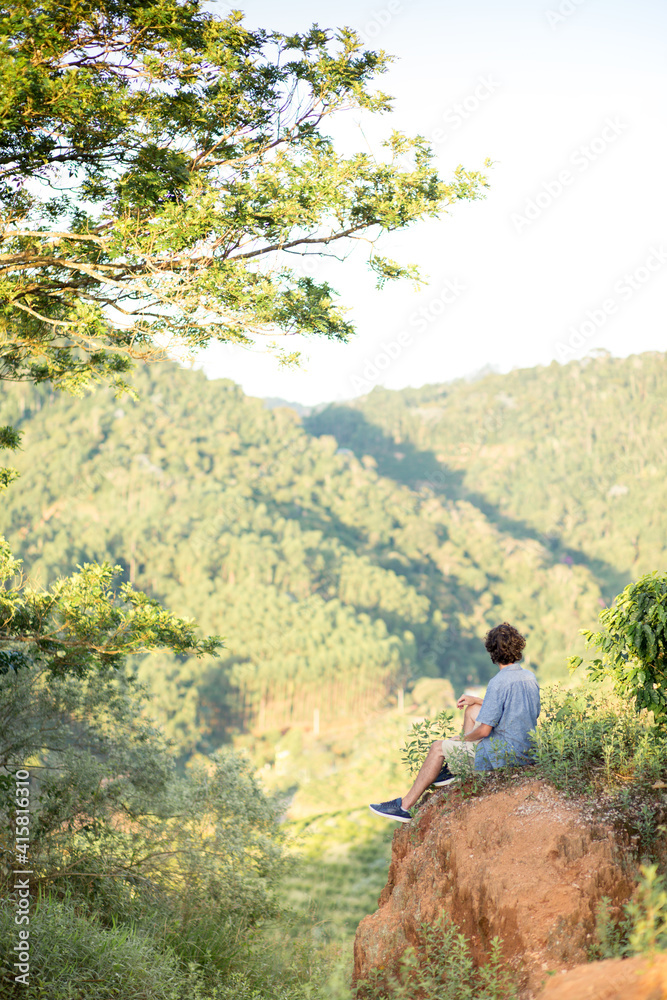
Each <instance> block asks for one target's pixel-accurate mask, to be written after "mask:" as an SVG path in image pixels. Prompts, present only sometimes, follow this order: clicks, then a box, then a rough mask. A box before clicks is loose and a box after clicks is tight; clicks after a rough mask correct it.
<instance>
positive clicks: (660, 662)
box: [570, 572, 667, 726]
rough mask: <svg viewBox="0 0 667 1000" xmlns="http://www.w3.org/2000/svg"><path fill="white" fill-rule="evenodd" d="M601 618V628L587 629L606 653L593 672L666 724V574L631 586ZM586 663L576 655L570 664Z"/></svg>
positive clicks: (592, 667)
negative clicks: (611, 682)
mask: <svg viewBox="0 0 667 1000" xmlns="http://www.w3.org/2000/svg"><path fill="white" fill-rule="evenodd" d="M599 620H600V625H601V626H602V627H601V628H600V629H599V631H597V632H593V631H592V630H591V629H582V635H584V636H585V637H586V641H587V643H588V645H590V646H596V647H597V648H598V649H599V650H600V651H601V652H602V656H601V657H598V658H596V659H594V660H591V661H590V663H589V664H588V668H589V672H590V674H591V676H592V677H593V678H594V679H595V680H602V679H604V678H606V677H609V678H611V679H612V681H613V683H614V687H615V689H616V691H617V692H618V693H619V694H620V695H621V697H624V698H629V699H634V703H635V708H636V709H637V711H640V710H642V709H648V710H649V711H651V712H653V715H654V718H655V720H656V722H657V723H658V724H660V725H663V726H664V725H667V573H657V572H656V573H647V574H646V575H645V576H642V577H640V579H639V580H637V581H636V582H635V583H630V584H628V586H627V587H626V588H625V590H624V591H623V592H622V593H621V594H619V595H618V597H617V598H616V600H615V601H614V604H613V605H612V607H610V608H605V610H604V611H601V612H600V618H599ZM582 662H583V661H582V659H581V657H579V656H573V657H571V658H570V667H571V668H572V669H576V667H578V666H579V665H580V664H581V663H582Z"/></svg>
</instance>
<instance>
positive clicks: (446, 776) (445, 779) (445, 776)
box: [432, 764, 456, 788]
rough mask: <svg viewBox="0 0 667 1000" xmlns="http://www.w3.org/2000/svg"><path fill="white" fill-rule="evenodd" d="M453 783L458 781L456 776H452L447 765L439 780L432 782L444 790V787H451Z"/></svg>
mask: <svg viewBox="0 0 667 1000" xmlns="http://www.w3.org/2000/svg"><path fill="white" fill-rule="evenodd" d="M452 781H456V775H455V774H452V772H451V771H450V770H449V768H448V767H447V765H446V764H445V765H444V766H443V768H442V771H441V772H440V774H439V775H438V777H437V778H435V780H434V781H433V782H432V784H433V785H435V787H436V788H442V787H443V785H451V783H452Z"/></svg>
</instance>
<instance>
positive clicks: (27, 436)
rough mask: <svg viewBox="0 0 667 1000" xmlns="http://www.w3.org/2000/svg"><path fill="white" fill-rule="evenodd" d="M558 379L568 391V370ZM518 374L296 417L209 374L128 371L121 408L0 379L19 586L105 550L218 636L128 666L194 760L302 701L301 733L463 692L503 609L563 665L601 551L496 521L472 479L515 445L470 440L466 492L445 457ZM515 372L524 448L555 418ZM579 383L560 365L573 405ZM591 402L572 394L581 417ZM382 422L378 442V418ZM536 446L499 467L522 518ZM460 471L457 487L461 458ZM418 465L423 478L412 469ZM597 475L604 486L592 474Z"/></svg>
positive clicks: (285, 720) (483, 673)
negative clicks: (10, 438)
mask: <svg viewBox="0 0 667 1000" xmlns="http://www.w3.org/2000/svg"><path fill="white" fill-rule="evenodd" d="M633 365H634V362H632V361H631V362H628V363H627V366H628V370H630V371H631V372H632V373H635V368H634V367H633ZM577 370H578V371H579V368H578V366H577ZM640 371H641V370H640ZM558 374H559V376H560V377H561V378H562V379H563V383H564V384H569V382H570V381H571V382H573V383H574V379H573V377H572V370H571V369H563V370H561V369H558ZM635 377H636V376H635ZM521 378H526V376H525V374H524V373H516V374H513V375H510V376H507V379H506V381H503V380H502V379H501V380H495V381H494V380H491V383H490V385H491V386H492V388H491V390H490V391H487V390H486V389H485V388H484V386H485V384H486V383H478V384H473V385H471V386H462V387H454V388H453V389H451V390H450V389H449V388H444V389H440V390H423V393H422V396H423V398H422V396H420V394H419V393H418V392H415V393H407V394H406V393H403V394H390V393H374V394H373V395H372V396H371V397H370V398H369V399H368V400H366V402H365V404H363V405H364V407H365V409H357V408H355V407H346V408H344V409H343V410H342V411H341V410H340V408H338V409H331V408H330V409H328V410H325V411H324V412H323V413H321V414H319V415H318V416H317V417H313V418H309V420H308V422H307V426H305V427H304V425H303V424H302V418H300V417H299V416H298V415H297V414H296V413H295V412H294V411H293V410H291V409H289V408H284V407H283V408H281V407H275V408H272V409H269V408H267V407H265V406H264V405H263V404H262V401H261V400H256V399H250V398H247V397H244V395H243V394H242V392H241V390H240V389H239V388H238V387H237V386H235V385H233V384H232V383H230V382H227V381H215V382H209V381H207V380H206V378H205V377H204V375H203V374H201V373H199V372H194V371H186V370H183V369H180V368H179V367H177V366H176V365H172V364H166V365H161V366H154V367H149V368H147V369H144V370H143V372H142V373H141V374H140V375H139V376H138V377H137V379H136V386H137V390H138V398H137V399H132V398H130V397H128V396H124V397H122V398H121V399H116V398H114V396H113V394H112V393H111V392H110V391H109V390H101V391H99V392H97V393H95V394H92V395H89V396H86V397H85V398H84V399H79V400H76V401H73V400H72V399H71V398H68V397H66V396H63V395H62V394H61V395H56V394H54V393H52V392H50V391H49V390H48V389H43V388H34V387H30V386H26V385H19V386H16V387H13V388H11V389H9V390H8V391H7V392H6V393H5V394H4V397H3V404H2V414H1V415H0V422H2V423H13V424H15V425H16V426H17V427H18V428H19V429H20V430H21V432H22V433H23V451H22V453H20V454H19V455H18V457H17V461H16V462H15V464H17V465H18V466H19V468H20V471H21V480H20V482H19V483H18V484H17V486H16V487H15V488H14V489H13V490H11V491H10V492H9V493H8V495H7V497H6V499H5V502H4V504H3V508H2V514H1V516H0V531H2V532H4V533H5V534H6V535H7V538H8V540H9V542H10V544H11V545H12V546H13V547H14V549H15V551H16V553H17V555H20V556H21V557H22V558H23V559H24V560H25V567H26V569H27V571H28V572H29V573H30V574H31V575H32V576H33V577H35V578H36V579H38V580H40V581H41V582H44V583H46V582H47V581H50V580H53V579H54V578H56V577H58V576H60V575H62V574H64V573H66V572H68V571H69V570H70V569H72V568H73V567H75V566H76V565H77V564H81V563H84V562H86V561H92V560H104V559H109V560H111V561H113V562H117V563H120V564H121V565H122V566H123V568H124V573H125V576H126V578H127V579H129V580H130V581H131V582H132V583H134V585H135V586H137V587H139V588H142V589H145V590H146V591H147V592H148V593H149V594H151V595H153V596H155V597H156V598H159V599H160V600H161V601H164V602H165V603H166V604H167V605H168V606H169V607H170V608H172V609H173V610H175V611H176V612H178V613H179V614H185V615H192V616H196V617H197V619H198V620H199V622H200V624H201V626H202V628H203V629H204V630H206V631H213V632H219V633H222V634H223V635H224V636H225V637H226V642H227V645H226V650H225V651H224V652H223V656H222V657H221V659H220V660H217V661H212V660H210V661H209V662H208V663H206V662H202V661H198V660H195V659H192V660H189V659H187V658H185V657H176V656H173V655H171V654H170V655H166V654H156V655H154V656H152V657H151V658H150V659H149V660H147V661H145V662H144V663H143V664H142V665H141V667H140V671H141V674H142V676H143V677H144V678H145V679H146V680H147V681H148V683H149V684H150V686H151V688H152V690H153V692H154V703H155V705H156V706H158V707H159V708H160V710H161V714H162V715H163V717H164V718H167V719H168V726H167V728H168V732H169V733H170V735H171V736H173V737H174V738H175V739H176V740H177V743H178V746H179V748H180V750H181V751H182V752H183V753H189V752H191V751H193V750H195V749H197V748H199V749H203V750H210V749H211V748H213V747H215V746H218V745H219V744H220V743H221V742H222V741H223V740H224V739H225V738H227V736H228V734H229V732H230V731H232V730H236V731H238V730H239V729H241V728H248V727H252V728H253V729H255V730H259V731H267V730H271V729H274V730H275V729H278V728H285V727H288V726H290V725H295V724H296V725H312V724H313V720H314V713H315V710H317V712H318V713H319V719H320V724H321V725H322V726H326V725H327V724H328V723H330V722H332V721H333V720H334V719H336V718H337V717H341V716H347V715H357V716H359V715H362V714H364V713H365V712H367V711H369V710H372V709H374V708H377V707H379V706H381V705H382V704H386V703H387V701H388V700H389V701H391V699H395V697H396V690H397V689H398V688H401V687H403V686H405V685H406V684H409V683H410V681H411V679H414V678H416V677H419V676H424V675H431V676H438V675H440V676H445V677H449V678H451V679H452V681H453V682H454V684H455V685H458V684H461V683H462V682H465V681H468V682H475V681H480V682H484V681H485V680H486V679H487V676H488V669H489V666H490V664H489V663H488V660H487V657H486V654H485V653H484V650H483V648H482V646H481V644H480V643H479V637H480V636H482V635H483V634H484V632H485V630H486V629H487V628H488V627H489V625H491V624H493V623H495V622H497V621H498V620H501V619H503V618H509V619H510V620H512V621H514V622H516V623H517V625H518V626H519V627H521V628H522V629H525V630H526V632H527V633H528V634H529V635H530V644H529V650H530V662H531V665H533V666H534V667H535V668H536V669H537V670H538V673H539V674H540V675H541V676H543V677H549V676H554V675H558V674H561V675H562V674H563V673H564V671H565V667H564V663H565V656H566V655H567V654H569V653H572V652H573V651H575V650H576V649H577V648H581V647H580V646H579V639H578V634H577V633H578V629H579V628H580V627H582V626H587V625H592V624H593V623H594V621H595V618H596V615H597V612H598V611H599V606H600V602H601V591H600V586H599V582H598V580H599V579H602V580H603V581H605V582H606V580H607V577H606V576H605V575H604V573H603V572H602V571H601V569H600V566H601V563H593V562H591V565H590V566H588V565H585V564H584V563H585V559H584V556H583V555H582V556H578V557H577V558H576V559H572V558H570V557H569V556H568V555H563V553H562V552H561V550H560V549H559V548H558V546H555V547H554V546H552V545H550V544H549V540H548V539H545V538H544V537H540V536H539V535H538V533H537V532H536V531H535V530H532V529H530V528H529V526H528V523H527V522H528V518H527V515H526V517H525V519H524V521H523V522H519V521H518V520H512V519H511V518H510V517H509V516H508V515H507V514H506V513H505V510H506V508H505V507H503V510H502V511H501V512H498V511H497V509H496V507H495V506H494V504H493V502H492V501H493V497H494V490H499V489H501V486H502V483H504V481H505V479H504V478H503V476H504V477H505V478H507V477H509V478H511V476H510V475H509V473H508V472H507V473H505V472H503V470H504V469H505V468H506V466H507V464H508V462H510V463H511V456H512V455H513V454H514V450H513V449H516V445H511V446H508V452H507V455H506V454H505V452H504V450H503V445H502V440H503V438H502V434H503V427H502V426H501V427H498V428H496V429H494V430H493V432H492V434H493V439H494V442H497V443H496V444H495V445H494V447H495V449H496V451H497V452H498V455H499V457H498V458H497V460H496V461H495V463H494V462H492V463H491V464H492V465H493V467H494V468H496V469H497V470H498V472H497V481H498V483H500V484H501V485H497V483H496V480H494V479H493V478H492V477H490V476H489V477H487V480H488V481H487V482H482V478H483V477H481V476H479V477H477V480H476V482H477V488H476V491H475V492H474V493H473V492H472V491H470V492H468V491H467V489H466V483H467V481H468V480H467V479H466V475H468V473H467V472H466V467H465V465H464V464H463V458H462V457H461V454H460V453H461V447H460V444H459V442H462V441H464V440H466V439H475V434H477V439H478V440H480V442H481V443H480V445H479V447H478V451H477V452H475V453H474V455H477V454H479V455H481V456H482V457H483V456H484V455H486V454H487V453H490V449H491V445H490V444H489V443H486V442H487V437H488V435H489V431H488V429H486V428H487V427H488V425H487V421H488V419H489V414H491V416H493V414H494V413H498V412H502V413H506V414H509V415H511V416H512V418H513V419H514V417H515V416H516V414H519V413H521V414H524V411H523V410H521V409H520V408H519V406H518V405H517V407H516V408H515V409H513V408H512V406H511V405H507V403H499V402H498V400H497V396H498V393H499V392H500V388H499V387H500V385H501V383H502V384H503V385H505V386H506V389H505V392H506V397H503V398H506V399H510V398H511V399H514V396H512V392H514V393H516V394H517V395H518V392H517V390H516V389H515V388H514V385H515V383H516V382H517V380H520V379H521ZM530 378H531V379H532V380H533V382H534V396H533V397H531V398H532V399H533V402H532V404H531V405H532V406H533V409H534V410H535V411H536V414H535V421H534V423H533V425H532V426H533V436H532V437H530V436H529V435H530V426H531V425H530V423H529V415H528V414H524V416H523V417H522V419H521V421H520V423H519V425H520V426H521V427H522V428H523V433H524V434H525V436H526V439H527V440H530V442H531V448H532V452H531V454H533V455H537V456H539V455H542V454H544V447H545V446H544V444H543V443H542V442H541V437H542V435H543V433H544V429H543V426H542V423H540V420H541V421H542V422H543V421H545V420H557V419H558V413H557V412H555V413H554V414H552V415H551V416H549V414H550V413H551V411H550V410H549V409H548V407H547V406H544V405H543V403H544V398H545V393H546V385H548V384H549V381H548V380H549V379H553V372H552V371H551V370H547V371H546V372H539V371H537V372H535V373H532V374H531V376H530ZM588 379H589V376H588V374H587V372H586V370H580V373H579V375H578V381H577V382H576V385H577V386H578V388H579V391H580V395H579V403H580V407H579V409H580V411H584V408H585V403H586V399H587V397H588V394H589V388H587V385H586V383H587V380H588ZM540 380H543V381H544V382H545V389H544V391H542V390H541V389H540V388H539V387H540V386H541V381H540ZM608 391H609V392H611V389H610V390H608ZM645 391H646V390H645ZM457 394H458V395H457ZM555 398H556V399H557V398H559V397H558V396H555ZM651 398H652V397H651ZM429 399H430V400H431V402H430V403H429V404H428V413H429V419H428V420H426V419H424V418H423V413H424V411H425V410H426V409H427V404H426V401H427V400H429ZM647 400H648V396H647ZM417 403H419V405H418V406H417ZM563 403H564V406H565V405H567V406H569V405H570V403H569V401H567V400H566V399H564V400H563ZM538 404H539V405H538ZM600 405H601V404H600V402H599V400H597V399H596V400H594V401H593V402H591V406H592V407H593V408H594V410H595V412H599V411H600ZM648 405H653V406H654V407H658V406H659V401H657V400H655V401H654V403H653V404H649V402H648V401H647V406H648ZM538 410H539V411H540V412H541V414H542V415H541V417H540V416H539V413H538V412H537V411H538ZM385 411H386V415H385ZM370 414H376V417H374V418H373V419H376V420H377V423H373V422H372V419H371V416H370ZM404 414H406V415H407V416H406V417H404ZM615 416H616V418H617V417H618V409H616V410H615ZM538 417H539V419H538ZM392 419H395V420H396V422H397V429H396V431H395V438H394V437H391V438H390V437H389V436H388V435H387V433H386V432H385V431H384V430H383V429H382V426H386V427H387V429H391V428H392V424H391V420H392ZM448 419H449V420H450V421H451V422H452V424H453V425H455V426H456V427H457V435H458V436H457V437H456V438H454V437H451V438H449V439H448V440H447V446H446V447H447V451H446V453H445V452H444V450H443V449H444V447H445V446H444V445H443V446H442V447H441V448H440V449H439V451H438V454H437V455H436V454H434V453H432V452H430V451H427V452H422V451H421V450H420V449H422V448H424V447H425V445H426V444H427V441H425V440H422V439H421V438H419V437H418V435H417V434H416V430H417V429H418V428H427V429H428V434H429V435H435V434H436V433H437V431H438V429H439V428H441V427H443V426H448V425H447V424H446V423H445V421H446V420H448ZM577 419H584V420H585V421H589V422H590V420H591V417H590V416H587V417H585V418H582V417H581V416H580V417H579V418H577V416H576V415H573V416H572V418H571V420H572V423H573V425H574V427H575V428H576V427H577V426H578V425H577ZM379 425H382V426H379ZM399 425H400V428H402V429H401V430H399V429H398V428H399ZM586 426H587V424H586ZM610 427H611V424H610ZM413 428H414V429H415V444H414V445H413V444H412V443H411V441H410V440H409V432H410V433H411V432H412V429H413ZM471 428H472V432H471ZM477 428H479V429H480V430H479V431H478V430H477ZM481 432H483V434H482V433H481ZM484 435H486V436H484ZM576 440H577V439H576V437H575V438H574V439H573V441H571V442H568V443H567V449H565V448H564V450H567V452H568V454H567V458H566V459H564V460H566V461H567V463H568V467H569V466H572V467H573V468H574V469H579V468H580V467H583V470H584V471H582V472H581V473H580V475H581V476H582V477H583V478H585V477H586V475H588V473H587V472H586V471H585V467H586V465H587V464H589V465H591V464H595V468H596V469H597V467H598V464H599V462H598V459H597V458H595V457H593V458H591V455H592V454H593V453H594V451H595V443H594V442H593V444H591V441H590V435H589V437H585V436H584V439H583V443H582V444H581V445H578V446H577V448H576V449H575V444H576ZM428 441H431V437H429V438H428ZM389 442H391V443H389ZM396 442H400V444H399V443H396ZM352 447H354V448H355V449H356V450H358V452H359V456H358V457H355V455H354V454H351V453H350V451H349V450H348V449H349V448H352ZM399 448H400V449H402V452H401V453H399V452H398V449H399ZM591 448H593V452H591ZM397 454H398V457H397ZM401 454H402V455H403V456H404V457H401ZM455 455H459V457H458V458H457V459H456V461H454V458H453V456H455ZM422 456H425V457H422ZM508 456H509V458H508ZM548 458H549V461H547V462H546V463H545V464H546V468H545V469H544V470H543V471H540V468H538V467H537V466H536V465H534V466H531V465H529V468H530V469H531V476H530V477H528V476H524V477H523V479H522V477H521V475H520V469H519V468H518V469H517V474H516V476H515V480H516V483H515V485H516V487H517V495H521V496H524V495H525V496H526V498H527V499H526V503H527V508H530V506H531V502H530V497H531V495H533V494H534V493H535V487H534V484H535V483H537V484H539V499H540V502H541V496H542V490H543V489H548V488H549V483H550V482H552V481H553V480H554V479H555V478H556V477H555V474H554V470H553V462H552V461H551V452H549V453H548ZM445 459H446V461H445ZM481 460H482V459H481V458H478V459H476V461H477V462H480V461H481ZM468 461H469V462H471V465H470V469H471V471H470V474H469V475H470V479H471V480H472V479H474V478H475V476H476V470H477V468H478V466H476V465H474V464H472V458H471V457H470V456H468ZM521 461H522V462H524V464H525V462H526V458H525V456H524V457H522V458H521ZM533 461H534V462H536V461H537V459H536V458H534V459H533ZM503 462H504V463H505V465H503ZM408 471H409V475H408V474H406V473H407V472H408ZM429 476H430V477H431V480H432V482H437V485H436V486H428V487H424V486H423V484H420V482H419V481H418V480H419V479H428V478H429ZM605 476H606V477H607V479H609V481H610V482H616V478H617V477H616V476H615V474H614V472H613V471H612V470H610V469H605ZM437 477H440V478H439V479H437ZM399 479H405V480H408V481H409V482H410V485H405V483H403V482H400V481H398V480H399ZM605 481H606V480H605ZM624 481H625V480H624ZM545 484H546V485H545ZM560 489H561V492H562V494H563V495H567V492H568V488H567V486H566V485H565V484H563V485H562V486H561V487H560ZM531 491H532V492H531ZM508 499H509V500H512V495H511V494H508ZM556 499H557V500H558V498H556ZM619 499H620V500H621V502H623V501H624V499H625V498H624V497H620V498H619ZM558 502H560V500H558ZM533 503H534V504H535V507H537V504H538V500H537V499H534V500H533ZM553 509H559V508H558V507H557V506H555V507H554V508H553ZM656 516H658V514H657V511H656ZM600 530H602V528H601V529H600ZM554 533H555V534H556V536H557V537H559V531H558V530H556V529H554ZM609 572H611V570H609ZM618 572H619V574H620V573H622V566H621V565H620V564H619V567H618Z"/></svg>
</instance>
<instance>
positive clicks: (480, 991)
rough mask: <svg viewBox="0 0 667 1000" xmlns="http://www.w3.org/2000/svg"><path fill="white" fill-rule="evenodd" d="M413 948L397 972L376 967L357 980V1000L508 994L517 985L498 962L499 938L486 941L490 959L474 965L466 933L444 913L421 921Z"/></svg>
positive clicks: (496, 999)
mask: <svg viewBox="0 0 667 1000" xmlns="http://www.w3.org/2000/svg"><path fill="white" fill-rule="evenodd" d="M419 938H420V940H419V946H418V948H416V949H415V948H408V949H407V950H406V951H405V953H404V954H403V957H402V959H401V965H400V968H399V972H398V975H396V976H393V977H386V976H384V975H383V974H382V973H381V972H378V973H376V974H375V975H374V976H373V977H372V978H370V979H368V980H364V981H363V982H359V983H358V984H357V990H356V993H357V998H358V1000H361V998H363V1000H432V998H435V997H437V1000H473V998H474V1000H513V998H514V997H516V985H515V983H514V982H513V975H512V973H511V971H510V970H509V969H507V968H506V967H504V966H503V963H502V957H501V951H500V949H501V942H500V940H499V939H498V938H494V939H493V941H492V942H491V954H490V957H489V961H488V962H487V963H486V964H485V965H482V966H480V967H479V968H475V965H474V963H473V959H472V955H471V953H470V947H469V945H468V941H467V939H466V937H465V935H463V934H460V933H459V932H458V931H457V929H456V927H455V926H454V924H453V923H452V922H451V920H450V919H449V918H448V917H447V916H446V915H445V914H444V913H443V914H441V916H440V917H439V919H438V920H437V921H436V923H435V924H433V925H431V924H422V925H421V927H420V930H419Z"/></svg>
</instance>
